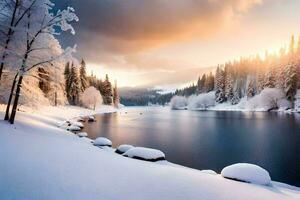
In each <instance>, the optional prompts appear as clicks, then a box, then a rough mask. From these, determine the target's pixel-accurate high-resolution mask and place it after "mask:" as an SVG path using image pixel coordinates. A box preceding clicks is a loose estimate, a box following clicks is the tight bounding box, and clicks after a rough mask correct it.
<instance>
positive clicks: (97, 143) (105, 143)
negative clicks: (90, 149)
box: [94, 137, 112, 147]
mask: <svg viewBox="0 0 300 200" xmlns="http://www.w3.org/2000/svg"><path fill="white" fill-rule="evenodd" d="M94 145H95V146H100V147H101V146H108V147H111V145H112V142H111V141H110V140H109V139H107V138H105V137H98V138H96V140H95V141H94Z"/></svg>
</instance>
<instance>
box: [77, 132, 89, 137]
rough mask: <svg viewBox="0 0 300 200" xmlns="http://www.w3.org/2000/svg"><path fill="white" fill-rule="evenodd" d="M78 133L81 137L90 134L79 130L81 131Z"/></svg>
mask: <svg viewBox="0 0 300 200" xmlns="http://www.w3.org/2000/svg"><path fill="white" fill-rule="evenodd" d="M77 135H78V136H79V137H87V136H88V134H87V133H86V132H79V133H77Z"/></svg>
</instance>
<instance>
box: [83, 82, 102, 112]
mask: <svg viewBox="0 0 300 200" xmlns="http://www.w3.org/2000/svg"><path fill="white" fill-rule="evenodd" d="M80 100H81V103H82V105H83V106H85V107H86V108H90V109H94V110H95V109H96V107H97V106H99V105H101V104H102V96H101V94H100V92H99V90H97V89H96V88H95V87H93V86H90V87H88V88H87V89H86V90H85V91H84V92H83V93H82V95H81V97H80Z"/></svg>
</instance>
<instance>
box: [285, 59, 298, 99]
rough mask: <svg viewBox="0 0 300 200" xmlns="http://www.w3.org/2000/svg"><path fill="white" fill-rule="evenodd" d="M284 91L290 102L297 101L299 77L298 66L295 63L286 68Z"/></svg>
mask: <svg viewBox="0 0 300 200" xmlns="http://www.w3.org/2000/svg"><path fill="white" fill-rule="evenodd" d="M284 91H285V96H286V98H287V99H288V100H289V101H294V100H295V95H296V92H297V75H296V65H295V64H294V63H293V62H292V63H290V64H289V65H288V66H287V67H286V68H285V81H284Z"/></svg>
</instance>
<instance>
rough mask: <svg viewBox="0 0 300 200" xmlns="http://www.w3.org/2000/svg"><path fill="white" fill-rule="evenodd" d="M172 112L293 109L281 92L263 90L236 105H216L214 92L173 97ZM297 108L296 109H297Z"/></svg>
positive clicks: (298, 102)
mask: <svg viewBox="0 0 300 200" xmlns="http://www.w3.org/2000/svg"><path fill="white" fill-rule="evenodd" d="M170 106H171V109H174V110H182V109H186V108H187V109H188V110H214V111H270V110H274V109H277V110H278V111H284V112H288V111H289V110H291V108H292V107H293V105H292V102H290V101H288V100H287V99H286V98H285V94H284V92H283V90H281V89H277V88H265V89H264V90H263V91H261V93H260V94H258V95H255V96H254V97H252V98H249V99H247V97H243V98H242V99H241V100H240V102H239V103H238V104H236V105H232V104H231V103H230V102H228V101H227V102H224V103H216V102H215V92H214V91H213V92H209V93H203V94H199V95H197V96H195V95H192V96H190V97H182V96H174V97H173V98H172V100H171V102H170ZM297 108H298V109H297ZM298 110H299V111H300V91H299V92H298V96H297V95H296V101H295V111H298Z"/></svg>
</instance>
